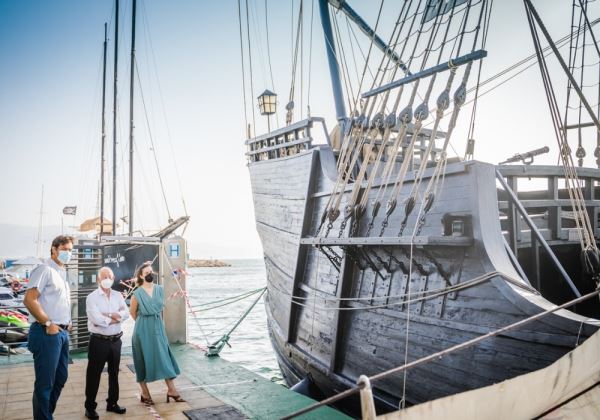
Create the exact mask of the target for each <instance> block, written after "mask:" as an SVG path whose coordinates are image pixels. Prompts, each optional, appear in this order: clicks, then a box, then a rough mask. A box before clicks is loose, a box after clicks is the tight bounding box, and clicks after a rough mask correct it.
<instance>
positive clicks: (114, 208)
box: [112, 0, 119, 235]
mask: <svg viewBox="0 0 600 420" xmlns="http://www.w3.org/2000/svg"><path fill="white" fill-rule="evenodd" d="M118 63H119V0H115V68H114V77H113V185H112V187H113V196H112V234H113V235H116V233H117V229H116V226H117V69H118Z"/></svg>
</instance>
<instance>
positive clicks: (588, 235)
mask: <svg viewBox="0 0 600 420" xmlns="http://www.w3.org/2000/svg"><path fill="white" fill-rule="evenodd" d="M524 3H525V8H526V11H527V18H528V22H529V27H530V31H531V34H532V38H533V43H534V47H535V51H536V53H537V55H538V63H539V65H540V71H541V73H542V80H543V84H544V90H545V92H546V96H547V101H548V106H549V108H550V115H551V117H552V122H553V126H554V131H555V135H556V140H557V143H558V147H559V156H560V158H561V159H562V161H563V165H562V166H563V169H564V173H565V184H566V189H567V191H568V193H569V200H570V201H571V206H572V207H573V214H574V216H575V224H576V227H577V230H578V231H579V232H581V233H582V234H581V235H579V239H580V244H581V248H582V252H583V257H584V261H585V262H586V264H585V266H586V269H588V268H591V269H592V270H591V271H592V272H593V274H595V275H597V274H598V273H597V269H598V267H597V265H598V264H597V263H598V261H593V260H592V255H595V257H596V258H595V260H597V259H598V247H597V245H596V241H595V238H594V230H593V228H592V225H591V222H590V219H589V215H588V213H587V210H586V208H585V199H584V197H583V192H582V190H581V186H580V181H579V178H578V176H577V171H576V170H575V165H574V162H573V156H572V155H571V151H570V148H569V145H568V142H567V139H566V138H565V130H564V127H563V125H562V121H561V118H560V112H559V111H558V103H557V100H556V96H555V92H554V88H553V86H552V81H551V79H550V73H549V70H548V67H547V64H546V60H545V58H544V56H543V54H541V43H540V39H539V34H538V32H537V26H536V22H535V20H536V17H537V13H536V12H535V9H533V6H532V5H531V3H529V1H527V0H525V1H524ZM538 25H539V26H540V28H542V30H545V28H544V27H543V26H542V24H541V22H538ZM596 281H597V280H596Z"/></svg>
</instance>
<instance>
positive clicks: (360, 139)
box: [240, 0, 600, 413]
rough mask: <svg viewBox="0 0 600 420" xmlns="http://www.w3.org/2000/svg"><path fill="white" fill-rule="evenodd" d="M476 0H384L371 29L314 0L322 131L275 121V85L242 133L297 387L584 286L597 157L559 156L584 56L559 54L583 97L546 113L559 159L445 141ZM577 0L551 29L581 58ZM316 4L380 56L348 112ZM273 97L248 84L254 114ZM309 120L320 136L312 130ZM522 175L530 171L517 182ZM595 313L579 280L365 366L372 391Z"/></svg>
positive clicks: (344, 8) (542, 357) (520, 347)
mask: <svg viewBox="0 0 600 420" xmlns="http://www.w3.org/2000/svg"><path fill="white" fill-rule="evenodd" d="M400 3H401V4H400ZM489 3H490V2H489V1H487V0H479V1H475V0H473V1H471V0H469V1H466V0H462V1H461V0H455V1H451V2H447V1H438V0H429V1H423V2H419V1H405V2H399V5H398V9H400V12H399V18H398V19H397V21H396V26H395V28H394V32H393V33H392V35H391V36H390V38H389V41H384V40H382V39H381V38H380V37H379V36H378V35H377V34H376V31H375V30H374V29H372V28H371V27H369V26H368V25H367V24H366V22H365V21H364V20H363V19H362V18H361V17H360V16H359V15H358V13H356V11H354V10H353V9H352V8H351V6H350V5H349V4H348V2H346V1H343V0H337V1H333V0H330V1H327V0H319V1H318V7H319V12H320V17H321V21H322V26H323V33H324V37H325V45H326V50H327V54H328V62H329V69H330V75H331V82H332V88H333V97H334V99H335V105H336V114H337V118H338V122H337V125H336V126H335V128H334V130H333V131H332V132H330V131H329V130H328V129H327V126H326V124H325V120H324V119H323V118H319V117H314V116H311V117H308V118H305V119H302V120H300V121H297V122H293V121H291V120H292V118H291V114H292V112H293V102H292V101H290V104H288V106H287V110H288V115H287V118H286V119H287V121H286V122H287V124H286V126H285V127H283V128H279V129H276V130H272V131H270V132H268V133H266V134H263V135H259V136H255V137H251V138H249V139H248V140H247V141H246V145H247V157H248V169H249V173H250V179H251V185H252V192H253V199H254V209H255V215H256V216H255V217H256V228H257V230H258V233H259V236H260V239H261V241H262V245H263V251H264V261H265V266H266V273H267V282H268V293H267V295H266V311H267V315H268V321H269V322H268V327H269V333H270V338H271V341H272V344H273V347H274V349H275V352H276V354H277V358H278V361H279V365H280V367H281V370H282V372H283V375H284V377H285V379H286V381H287V382H288V383H289V384H290V385H294V384H297V383H299V382H300V383H302V381H304V382H306V381H309V382H310V385H311V386H310V389H312V391H313V394H315V391H316V393H317V394H318V393H321V394H322V395H323V396H330V395H333V394H335V393H338V392H340V391H343V390H344V389H347V388H349V387H352V386H354V385H355V384H356V382H357V380H358V378H359V376H360V375H367V376H372V375H375V374H377V373H379V372H383V371H386V370H388V369H391V368H394V367H397V366H401V365H404V364H406V363H408V362H411V361H414V360H418V359H420V358H422V357H424V356H427V355H429V354H432V353H436V352H439V351H442V350H444V349H446V348H449V347H451V346H454V345H456V344H459V343H462V342H466V341H468V340H471V339H473V338H475V337H478V336H482V335H484V334H486V333H488V332H490V331H494V330H497V329H499V328H502V327H504V326H506V325H509V324H512V323H515V322H518V321H519V320H522V319H526V318H528V317H531V316H533V315H536V314H539V313H541V312H544V311H546V310H548V309H550V308H553V307H554V306H555V305H560V304H563V303H565V302H568V301H570V300H572V299H574V298H576V297H579V296H582V295H585V294H586V293H589V292H592V291H594V290H595V289H596V288H597V285H598V272H599V271H598V265H599V264H598V248H597V244H596V238H597V237H598V234H599V226H598V214H599V211H600V206H599V204H600V201H599V200H600V198H599V197H598V194H600V188H599V185H600V170H598V169H597V168H584V167H581V158H582V157H583V156H585V151H583V156H581V155H582V152H581V143H580V148H578V149H577V151H576V155H575V157H577V158H580V161H579V166H577V165H575V163H574V158H573V151H574V149H573V150H572V149H571V148H570V147H569V145H568V141H567V134H573V133H572V132H573V131H579V132H581V130H583V129H585V127H592V128H596V129H600V125H599V123H598V114H597V112H596V111H595V110H592V109H591V107H590V106H589V101H588V99H587V97H586V92H585V91H584V89H583V87H582V86H580V85H581V80H582V79H581V80H580V79H579V73H577V68H579V69H583V68H584V67H585V66H581V67H577V66H575V65H574V63H573V62H571V61H572V60H571V59H570V58H569V62H568V63H567V60H566V59H563V62H564V64H565V67H566V68H565V73H566V74H567V75H568V76H569V81H570V89H572V90H571V92H572V96H571V98H570V100H571V101H577V103H578V104H580V105H581V107H580V109H583V113H581V112H580V113H579V120H578V123H576V124H573V123H572V118H573V117H574V116H573V115H572V114H571V115H569V116H567V115H562V114H561V115H555V114H553V117H555V118H554V119H553V121H554V123H555V124H556V128H557V131H556V132H557V142H558V146H559V148H558V151H559V155H560V164H559V165H549V166H543V165H531V163H532V161H533V159H534V157H535V156H536V155H537V154H540V153H544V152H547V151H548V149H547V148H545V149H542V150H536V151H533V152H529V153H524V154H520V155H516V156H515V157H514V158H513V159H509V161H510V162H505V164H500V165H498V164H491V163H484V162H480V161H476V160H473V159H470V158H469V156H468V155H469V154H471V153H472V150H470V151H469V150H467V156H465V158H450V157H449V151H448V144H449V141H450V139H451V136H452V134H453V131H454V129H455V126H456V123H457V119H458V118H459V116H460V115H459V114H460V111H461V108H462V107H463V105H464V104H465V102H466V99H467V96H468V95H475V96H476V95H477V91H476V90H475V89H476V87H477V86H478V84H479V79H478V78H477V69H478V66H480V65H481V62H482V60H483V59H484V57H485V56H486V51H485V49H484V47H485V32H486V31H487V29H488V24H489V20H490V19H489V16H490V15H489V13H490V8H491V5H490V4H489ZM576 3H577V2H576ZM580 3H581V4H582V6H581V7H578V8H577V9H576V10H575V11H574V12H573V13H578V14H577V15H576V17H577V18H578V19H579V22H580V25H579V26H577V25H575V26H574V27H573V29H572V32H571V36H570V37H568V41H567V42H571V45H572V46H573V45H575V49H576V48H577V45H579V44H575V43H576V42H581V39H582V38H584V37H583V34H584V33H585V34H587V36H586V37H585V39H587V41H585V42H587V43H592V44H591V45H593V46H592V47H588V48H591V50H593V54H594V55H595V57H594V58H593V60H596V61H597V59H598V55H597V51H598V50H597V46H596V44H595V38H594V37H593V31H592V28H593V25H591V24H590V20H591V19H590V18H588V14H586V13H587V2H580ZM525 5H526V8H525V9H526V11H527V16H528V20H529V23H530V25H531V30H532V33H533V34H534V45H535V46H536V52H537V53H538V56H537V58H538V59H539V61H540V68H541V69H542V74H544V71H546V70H547V69H546V70H545V69H544V64H545V62H544V54H545V52H543V51H542V47H541V45H540V42H539V40H540V38H542V39H546V38H545V36H546V35H547V32H546V30H545V27H544V26H543V22H542V21H541V19H540V16H539V15H538V13H537V11H536V9H535V8H534V7H533V5H532V4H531V3H530V2H529V1H528V0H526V1H525ZM578 5H579V4H577V6H578ZM584 5H585V7H584ZM330 9H333V10H334V11H335V12H336V14H343V15H345V16H347V17H348V19H350V20H351V21H352V24H355V25H357V26H358V27H359V28H360V29H361V30H362V31H363V32H364V33H365V34H367V36H368V38H369V43H370V45H371V46H372V48H373V49H377V48H379V49H380V50H381V63H375V64H378V65H379V67H375V68H378V69H379V70H378V72H383V73H385V72H386V71H387V74H383V75H380V74H379V73H378V74H376V75H375V76H374V82H373V85H372V86H371V88H370V89H369V88H367V89H363V90H362V91H361V92H360V93H359V94H358V96H357V97H356V98H350V99H351V100H354V103H353V104H352V102H351V106H352V109H350V110H349V112H347V110H346V107H345V102H344V92H343V89H342V79H341V76H340V74H341V73H343V69H341V68H340V67H341V66H342V64H343V62H344V60H343V59H341V58H340V56H341V52H340V51H339V50H337V51H336V46H339V43H338V42H337V39H336V37H335V35H334V30H333V29H332V24H331V22H332V16H331V14H330ZM240 16H241V15H240ZM240 20H241V19H240ZM586 25H587V26H586ZM592 38H593V41H592ZM536 39H537V42H536ZM545 42H546V41H545ZM547 42H549V43H550V44H551V46H553V48H557V47H556V45H555V43H553V41H552V39H551V38H549V37H548V40H547ZM296 45H297V44H296ZM579 48H581V46H580V47H579ZM540 51H542V52H540ZM554 54H555V55H556V56H557V57H558V58H562V57H561V55H560V52H559V51H558V50H556V51H555V52H554ZM590 55H592V53H590V54H588V56H590ZM589 59H590V60H592V58H591V57H590V58H589ZM382 69H383V70H382ZM595 73H596V77H597V73H598V72H597V63H596V71H595ZM546 79H548V78H544V80H546ZM546 87H547V85H546ZM575 90H577V92H575ZM546 91H547V92H549V93H548V100H549V102H550V104H551V109H552V111H553V112H555V113H556V112H558V111H557V110H558V108H555V107H554V108H553V107H552V104H553V102H552V101H553V100H555V99H553V97H552V95H551V93H552V92H551V90H549V88H547V89H546ZM596 94H597V92H596ZM274 104H275V102H274V98H273V95H272V93H271V92H269V91H267V92H266V93H265V94H264V95H262V96H261V97H259V106H260V107H261V111H262V112H263V114H267V115H268V114H270V113H272V112H273V110H269V107H272V106H273V105H274ZM588 108H589V109H588ZM588 111H590V112H588ZM582 114H583V117H582ZM588 114H589V115H588ZM588 117H589V118H588ZM588 121H591V122H588ZM569 124H570V125H569ZM569 130H571V133H569ZM319 136H321V137H322V138H325V139H326V142H325V143H324V144H317V142H316V141H315V140H314V139H315V138H317V137H319ZM569 138H570V136H569ZM470 146H472V145H470ZM596 150H600V149H596ZM596 153H598V152H596ZM596 156H598V154H596ZM519 162H520V163H521V164H511V165H509V164H508V163H519ZM523 179H535V180H538V183H537V184H536V185H539V187H537V188H534V189H529V190H520V189H519V186H520V182H519V181H520V180H523ZM598 318H600V302H599V300H598V298H597V297H595V298H594V299H590V300H587V301H584V302H581V303H578V304H577V305H575V306H572V307H569V308H568V309H562V310H559V311H556V312H554V313H551V314H549V315H548V316H546V317H543V318H540V319H539V320H536V321H535V322H532V323H529V324H527V325H526V326H525V327H523V328H521V329H516V330H511V331H507V332H506V333H503V334H499V335H497V336H495V337H492V338H490V339H488V340H485V341H481V342H478V343H477V344H476V345H474V346H471V347H469V348H467V349H465V350H463V351H460V352H455V353H452V354H449V355H447V356H444V357H442V358H439V359H437V360H434V361H431V362H429V363H427V364H423V365H420V366H418V367H417V368H415V369H413V370H410V372H406V371H405V372H404V373H403V374H398V375H391V376H388V377H386V378H384V379H382V380H379V381H377V382H374V383H372V387H373V395H374V399H375V402H376V404H377V406H378V409H382V410H384V411H385V410H395V409H397V408H398V407H399V406H400V407H404V406H405V405H410V404H416V403H421V402H425V401H429V400H433V399H436V398H439V397H444V396H447V395H452V394H456V393H459V392H463V391H466V390H471V389H476V388H481V387H484V386H488V385H490V384H493V383H497V382H500V381H502V380H505V379H508V378H512V377H515V376H518V375H521V374H524V373H527V372H531V371H535V370H538V369H541V368H544V367H546V366H549V365H550V364H552V363H553V362H555V361H556V360H558V359H559V358H561V357H562V356H563V355H565V354H566V353H568V352H569V351H571V350H573V349H574V348H575V347H576V346H578V345H579V344H580V343H582V342H584V341H585V340H586V339H587V338H588V337H590V336H591V335H592V334H593V333H594V332H595V331H596V330H597V329H598V327H599V326H600V321H599V320H598ZM344 404H345V407H346V408H348V409H349V410H350V411H352V409H353V408H354V409H355V408H356V405H354V406H353V402H352V401H346V402H345V403H344ZM354 413H356V411H354Z"/></svg>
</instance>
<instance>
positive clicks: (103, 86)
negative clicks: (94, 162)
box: [100, 22, 108, 236]
mask: <svg viewBox="0 0 600 420" xmlns="http://www.w3.org/2000/svg"><path fill="white" fill-rule="evenodd" d="M107 40H108V27H107V24H106V22H104V56H103V62H102V151H101V153H102V156H101V157H100V236H102V235H104V169H105V167H106V153H105V148H106V118H105V110H106V48H107Z"/></svg>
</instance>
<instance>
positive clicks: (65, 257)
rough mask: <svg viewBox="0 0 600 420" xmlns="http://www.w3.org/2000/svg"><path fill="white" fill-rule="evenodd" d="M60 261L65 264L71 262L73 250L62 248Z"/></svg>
mask: <svg viewBox="0 0 600 420" xmlns="http://www.w3.org/2000/svg"><path fill="white" fill-rule="evenodd" d="M57 258H58V261H60V262H61V263H63V264H65V265H66V264H69V261H71V251H68V250H66V249H61V250H59V251H58V257H57Z"/></svg>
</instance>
